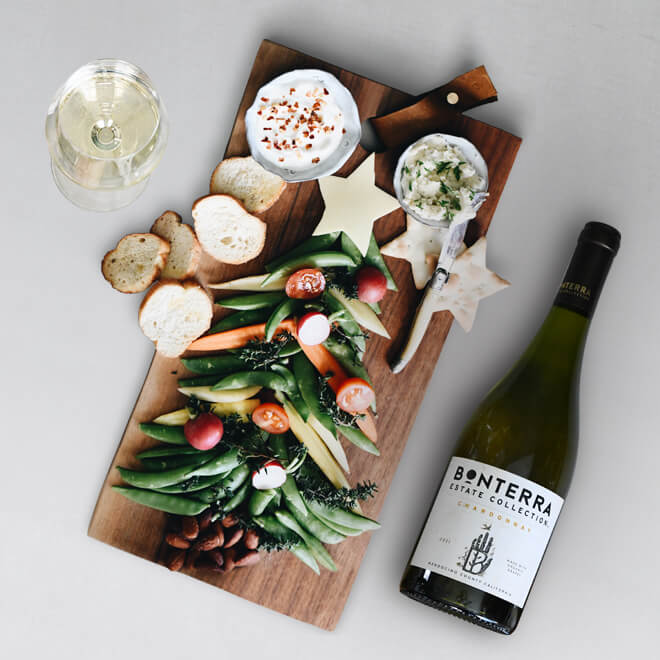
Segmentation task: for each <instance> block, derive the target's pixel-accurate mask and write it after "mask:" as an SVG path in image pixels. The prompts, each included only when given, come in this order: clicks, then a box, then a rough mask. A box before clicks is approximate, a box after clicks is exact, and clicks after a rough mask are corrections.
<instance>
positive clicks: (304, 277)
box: [285, 268, 325, 300]
mask: <svg viewBox="0 0 660 660" xmlns="http://www.w3.org/2000/svg"><path fill="white" fill-rule="evenodd" d="M324 289H325V276H324V275H323V273H322V272H321V271H320V270H319V269H318V268H303V269H301V270H297V271H296V272H295V273H293V274H292V275H290V276H289V279H288V280H287V281H286V287H285V291H286V295H287V296H289V298H298V299H300V300H307V299H309V298H318V297H319V296H320V295H321V294H322V293H323V290H324Z"/></svg>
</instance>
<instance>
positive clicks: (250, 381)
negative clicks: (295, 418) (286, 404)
mask: <svg viewBox="0 0 660 660" xmlns="http://www.w3.org/2000/svg"><path fill="white" fill-rule="evenodd" d="M253 385H259V386H261V387H267V388H268V389H271V390H278V391H281V392H288V390H289V385H288V384H287V382H286V379H285V378H284V377H283V376H280V375H279V374H276V373H274V372H272V371H238V372H237V373H235V374H231V375H229V376H225V377H224V378H221V379H220V380H219V381H218V382H217V383H216V384H215V385H214V386H213V387H212V388H211V389H212V390H237V389H241V388H243V387H250V386H253Z"/></svg>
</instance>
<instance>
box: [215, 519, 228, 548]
mask: <svg viewBox="0 0 660 660" xmlns="http://www.w3.org/2000/svg"><path fill="white" fill-rule="evenodd" d="M213 529H215V533H216V534H217V535H218V538H219V539H220V547H222V546H223V545H224V542H225V529H224V527H223V526H222V523H221V522H220V521H219V520H216V521H215V522H214V523H213Z"/></svg>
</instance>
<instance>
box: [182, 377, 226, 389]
mask: <svg viewBox="0 0 660 660" xmlns="http://www.w3.org/2000/svg"><path fill="white" fill-rule="evenodd" d="M217 382H218V375H213V374H210V375H208V376H194V377H193V378H179V387H200V386H203V387H205V386H206V385H213V384H214V383H217Z"/></svg>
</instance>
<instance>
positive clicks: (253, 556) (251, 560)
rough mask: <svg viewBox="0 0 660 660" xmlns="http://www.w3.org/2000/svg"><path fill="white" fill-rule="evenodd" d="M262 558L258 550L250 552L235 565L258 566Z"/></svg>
mask: <svg viewBox="0 0 660 660" xmlns="http://www.w3.org/2000/svg"><path fill="white" fill-rule="evenodd" d="M260 559H261V557H260V556H259V553H258V552H257V551H256V550H250V551H249V552H246V553H245V554H244V555H243V556H242V557H240V558H239V559H237V560H236V561H235V565H236V566H237V567H238V566H252V565H253V564H256V563H257V562H258V561H259V560H260Z"/></svg>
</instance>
